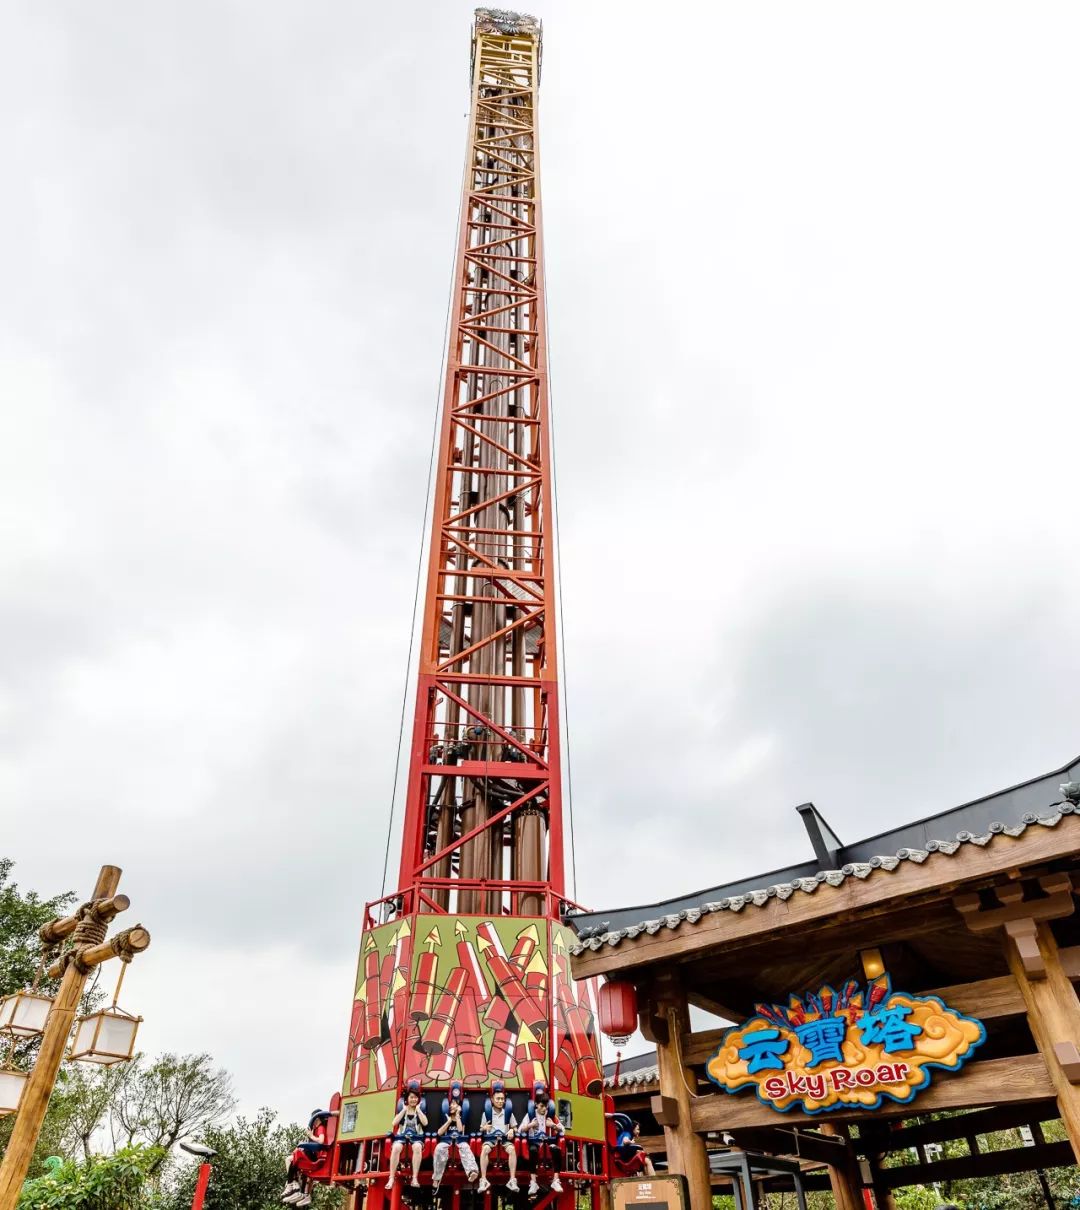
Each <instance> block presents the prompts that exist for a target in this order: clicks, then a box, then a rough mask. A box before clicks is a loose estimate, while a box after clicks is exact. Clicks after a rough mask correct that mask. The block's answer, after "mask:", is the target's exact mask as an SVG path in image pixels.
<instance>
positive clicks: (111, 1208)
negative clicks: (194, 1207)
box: [18, 1147, 190, 1210]
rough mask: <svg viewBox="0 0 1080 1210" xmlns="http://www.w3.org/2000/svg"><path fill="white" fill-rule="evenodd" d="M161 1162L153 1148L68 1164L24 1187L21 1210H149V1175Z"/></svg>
mask: <svg viewBox="0 0 1080 1210" xmlns="http://www.w3.org/2000/svg"><path fill="white" fill-rule="evenodd" d="M160 1162H161V1155H160V1154H159V1152H158V1151H157V1150H155V1149H154V1148H152V1147H125V1148H124V1150H122V1151H118V1152H117V1153H116V1154H115V1155H110V1156H92V1157H91V1158H90V1159H89V1160H86V1161H84V1162H83V1163H81V1164H80V1163H75V1162H74V1161H72V1160H67V1161H65V1162H64V1163H63V1164H61V1165H59V1167H57V1168H56V1169H55V1170H54V1171H53V1172H49V1173H47V1174H46V1175H44V1176H39V1177H38V1178H37V1179H36V1180H32V1181H28V1182H27V1183H26V1184H25V1185H24V1186H23V1190H22V1194H21V1196H20V1197H19V1203H18V1210H149V1208H150V1206H151V1204H152V1203H151V1186H150V1172H151V1169H152V1168H154V1167H155V1166H156V1165H158V1164H160ZM189 1204H190V1203H189Z"/></svg>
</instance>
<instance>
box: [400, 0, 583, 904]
mask: <svg viewBox="0 0 1080 1210" xmlns="http://www.w3.org/2000/svg"><path fill="white" fill-rule="evenodd" d="M540 49H541V37H540V26H539V23H538V22H536V21H535V20H534V19H533V18H531V17H525V16H520V15H517V14H509V13H505V12H496V11H494V10H485V9H481V10H479V11H478V13H477V19H476V26H475V29H474V35H473V60H472V61H473V74H472V107H471V114H470V120H469V143H468V149H467V152H466V166H465V183H464V196H463V198H462V207H461V227H460V231H459V236H458V251H457V259H456V266H455V273H454V283H453V294H452V300H451V308H452V313H451V328H450V331H451V339H450V345H449V355H448V358H447V366H446V381H445V389H444V395H443V404H442V423H441V431H440V436H439V443H438V452H437V461H436V467H435V485H436V486H435V497H434V507H433V512H432V528H431V535H430V547H429V555H428V576H427V592H426V596H425V606H424V623H423V631H422V638H421V648H420V661H419V675H418V683H417V692H416V715H415V719H414V723H413V740H412V748H411V753H410V767H409V781H408V789H407V795H406V808H405V827H404V836H403V843H402V850H401V865H400V870H399V888H400V890H401V892H403V893H406V894H408V895H409V896H410V899H411V902H412V903H413V904H414V905H415V906H416V907H420V906H421V905H422V904H424V903H425V902H426V903H427V906H428V907H430V908H435V907H437V908H439V909H441V910H444V911H445V910H448V909H452V910H458V911H462V912H486V911H499V910H509V911H510V912H513V913H514V914H519V915H530V914H541V913H543V914H549V915H557V914H558V911H557V904H555V903H553V902H551V896H552V895H555V896H561V895H562V892H563V852H562V812H561V786H560V776H561V769H560V762H559V713H558V706H559V695H558V676H557V655H556V636H555V629H556V597H555V567H554V559H553V557H552V538H553V525H552V491H551V434H550V415H549V404H548V375H547V350H546V325H545V314H544V311H545V307H544V280H543V257H542V247H541V222H540V191H539V164H538V156H539V150H538V146H537V129H536V109H537V86H538V83H539V75H540Z"/></svg>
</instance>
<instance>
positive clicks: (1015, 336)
mask: <svg viewBox="0 0 1080 1210" xmlns="http://www.w3.org/2000/svg"><path fill="white" fill-rule="evenodd" d="M540 15H541V16H542V17H543V18H544V20H545V54H544V78H543V85H542V90H543V91H542V96H543V104H542V113H541V120H542V132H543V159H542V175H543V186H544V199H545V221H546V245H547V253H548V263H547V269H548V277H549V291H550V304H551V315H550V324H551V336H552V350H551V355H552V363H553V373H554V407H555V415H556V437H557V454H558V471H559V488H560V495H559V508H560V515H561V518H562V560H563V571H564V576H563V596H564V601H565V627H566V647H565V657H566V658H565V671H566V675H567V683H568V686H569V701H568V714H569V723H570V727H571V731H572V751H571V764H572V772H573V803H574V815H575V823H576V832H577V871H578V887H577V890H578V897H579V898H580V899H581V900H582V901H584V902H586V903H589V904H591V905H594V906H596V907H610V906H617V905H620V904H622V903H626V902H636V901H641V900H642V899H646V898H659V897H662V896H665V895H673V894H678V893H682V892H688V891H691V890H695V889H697V888H699V887H704V886H710V885H716V884H717V883H720V882H722V881H723V880H725V879H728V878H734V877H741V876H748V875H751V874H754V873H755V872H757V871H759V870H761V871H765V870H769V869H772V868H774V867H775V866H777V865H780V864H782V863H784V862H787V861H789V860H797V859H800V858H803V857H804V856H806V855H807V852H808V845H807V842H806V840H805V838H804V836H803V834H802V832H801V828H800V827H799V825H798V821H797V817H796V815H795V813H794V811H793V807H794V806H795V805H796V804H797V803H801V802H804V801H806V800H813V801H814V802H815V803H816V804H817V806H818V807H819V808H820V809H821V810H822V812H823V813H824V814H825V815H826V817H827V818H828V819H829V821H830V822H831V824H832V825H833V827H834V828H835V829H836V831H837V832H838V833H839V834H840V836H841V837H842V838H844V839H846V840H853V839H857V838H859V837H860V836H864V835H869V834H872V833H874V832H876V831H879V830H881V829H882V828H884V827H887V826H889V825H890V824H893V823H899V822H903V821H905V820H908V819H911V818H915V817H917V816H921V815H924V814H927V813H930V812H934V811H937V810H941V809H944V808H946V807H949V806H953V805H955V804H956V803H958V802H961V801H964V800H966V799H969V798H973V797H975V796H977V795H980V794H983V793H987V792H990V791H993V790H996V789H999V788H1001V787H1004V786H1006V785H1009V784H1012V783H1013V782H1016V781H1019V780H1022V779H1025V778H1028V777H1032V776H1035V775H1037V774H1041V773H1043V772H1046V771H1047V770H1049V769H1051V768H1054V767H1057V766H1059V765H1062V764H1064V763H1065V762H1066V761H1067V760H1069V759H1071V758H1072V757H1074V756H1075V755H1076V754H1077V752H1080V725H1078V710H1077V691H1076V687H1077V684H1078V679H1077V673H1078V670H1080V667H1078V666H1080V611H1078V609H1077V600H1078V599H1080V559H1078V557H1077V549H1078V544H1077V537H1076V535H1077V520H1076V516H1077V498H1078V497H1077V459H1078V455H1080V409H1078V406H1077V402H1078V399H1077V397H1078V388H1080V363H1078V359H1077V332H1078V331H1080V289H1078V283H1080V234H1078V232H1080V225H1078V223H1077V217H1076V216H1077V215H1078V214H1080V160H1078V158H1077V155H1076V115H1077V113H1078V112H1080V75H1078V73H1077V72H1076V69H1075V50H1076V46H1077V44H1078V35H1080V9H1078V8H1077V6H1076V5H1074V4H1068V3H1062V4H1052V3H1039V4H1017V3H1013V4H1007V5H1006V4H994V3H987V2H986V0H978V2H977V3H976V2H973V3H949V2H942V0H934V2H933V3H910V2H909V3H905V4H892V5H868V4H865V3H861V2H860V3H854V2H853V3H849V4H841V3H827V2H825V3H817V4H813V5H808V4H806V3H804V2H801V0H800V2H796V3H716V2H715V0H710V2H709V3H701V4H696V3H684V4H681V5H679V6H677V7H674V8H664V7H662V6H657V5H655V4H640V3H636V2H634V0H622V2H621V3H618V4H615V3H607V2H600V0H573V2H571V0H549V2H548V3H547V4H546V5H545V7H544V9H543V11H542V12H541V13H540ZM470 22H471V5H467V4H461V3H457V2H456V0H422V2H416V0H414V2H413V3H411V4H405V5H388V4H382V5H374V4H361V3H341V2H340V0H320V2H316V3H306V4H299V3H296V4H285V3H282V2H280V0H258V3H255V2H254V0H251V2H247V0H245V2H242V3H241V2H231V3H223V2H221V0H214V2H210V0H185V3H182V4H181V3H146V0H111V2H110V3H107V4H102V3H99V4H86V3H84V2H82V0H54V2H53V3H50V4H42V3H40V2H39V0H21V2H20V0H9V3H8V4H6V5H4V6H3V14H2V16H0V110H2V112H3V115H4V116H3V121H2V122H0V157H2V158H0V163H2V165H3V168H2V174H3V181H4V184H3V188H2V189H0V274H2V285H0V401H2V407H0V492H2V496H3V499H2V507H0V527H2V530H0V634H2V639H0V796H2V802H3V813H4V814H3V831H2V835H0V851H2V852H3V853H4V854H7V855H9V856H11V857H13V858H14V859H15V860H16V862H17V866H16V875H17V877H18V878H19V880H20V882H21V883H22V884H23V885H25V886H27V887H36V888H38V889H40V890H41V891H42V892H43V893H54V892H56V891H59V890H63V889H67V888H69V887H72V888H75V889H77V890H79V891H80V893H84V894H85V893H86V891H88V890H89V887H90V885H91V884H92V882H93V878H94V875H95V873H96V870H97V867H98V865H99V864H100V863H101V862H103V861H112V862H115V863H117V864H120V865H122V866H123V867H124V869H125V876H124V883H123V885H124V889H125V890H126V891H127V892H128V893H129V894H130V896H131V898H132V901H133V908H132V912H131V913H130V919H129V923H134V922H135V919H139V920H141V921H143V922H144V923H145V924H146V925H147V927H149V928H150V930H151V931H152V933H153V936H154V944H153V947H152V948H151V950H150V951H148V953H147V954H146V955H145V956H144V957H142V958H140V959H139V960H138V961H137V963H136V965H135V967H134V968H133V970H132V972H131V974H130V977H129V978H128V979H127V981H126V983H125V1000H124V1002H125V1003H126V1004H127V1005H128V1007H129V1008H131V1009H132V1010H135V1011H139V1012H141V1013H143V1014H144V1015H145V1016H146V1018H147V1020H146V1024H145V1026H144V1032H143V1043H144V1044H145V1046H146V1047H147V1049H149V1050H151V1051H157V1050H162V1049H165V1048H170V1049H178V1050H185V1051H191V1050H207V1051H210V1052H211V1053H212V1054H213V1055H214V1056H215V1057H216V1058H217V1059H218V1060H220V1062H221V1063H223V1064H224V1065H226V1066H227V1067H228V1068H229V1069H230V1070H231V1071H233V1072H234V1073H235V1076H236V1079H237V1084H238V1088H239V1092H240V1095H241V1098H242V1103H243V1106H244V1107H245V1108H249V1109H250V1108H253V1107H255V1106H258V1105H261V1104H269V1105H272V1106H274V1107H275V1108H277V1109H279V1110H280V1111H281V1112H282V1113H283V1114H284V1115H286V1116H287V1117H288V1118H289V1119H295V1118H300V1117H303V1116H304V1115H306V1113H307V1112H308V1111H309V1110H310V1109H311V1108H312V1107H313V1106H314V1105H315V1104H316V1103H319V1102H324V1101H325V1100H326V1099H327V1096H328V1095H329V1093H330V1091H332V1090H333V1088H334V1087H336V1086H337V1084H338V1083H339V1081H340V1072H341V1064H342V1060H343V1056H344V1045H345V1033H346V1027H347V1021H348V1012H349V1000H350V993H351V983H352V977H353V969H354V964H355V951H356V944H357V939H358V930H359V924H360V916H361V908H362V905H363V903H364V902H365V901H366V900H368V899H372V898H376V897H377V896H378V894H379V890H380V884H381V875H382V862H383V846H384V843H385V836H386V826H387V817H388V811H389V804H390V793H391V783H392V779H393V766H394V753H395V747H396V742H397V725H398V716H399V711H400V707H401V694H402V687H403V682H404V676H405V662H406V651H407V647H408V630H409V616H410V611H411V608H412V600H413V586H414V576H415V572H416V558H417V551H418V549H419V540H420V530H421V523H422V514H423V510H424V483H425V480H426V476H427V462H428V451H429V442H430V436H431V426H432V419H433V415H434V407H435V399H436V393H437V387H438V384H439V380H440V376H441V375H440V364H439V362H440V351H441V346H442V339H443V326H444V319H445V308H446V299H447V293H448V285H449V273H450V266H451V261H452V254H453V248H452V243H453V238H454V222H455V215H456V210H457V200H458V199H457V194H458V188H459V182H460V174H461V161H462V155H463V150H464V138H465V108H466V104H467V73H468V62H469V43H468V39H469V28H470ZM395 841H396V837H395ZM392 866H393V868H396V852H395V854H394V856H393V858H392Z"/></svg>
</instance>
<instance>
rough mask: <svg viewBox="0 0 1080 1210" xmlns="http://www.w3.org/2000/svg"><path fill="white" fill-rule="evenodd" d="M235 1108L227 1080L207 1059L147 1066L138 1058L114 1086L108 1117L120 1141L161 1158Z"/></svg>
mask: <svg viewBox="0 0 1080 1210" xmlns="http://www.w3.org/2000/svg"><path fill="white" fill-rule="evenodd" d="M235 1105H236V1097H235V1096H234V1095H233V1088H232V1077H231V1076H230V1075H229V1074H228V1072H226V1071H225V1070H224V1069H223V1068H220V1067H217V1068H215V1067H214V1061H213V1059H211V1057H210V1056H209V1055H207V1054H201V1055H175V1054H163V1055H159V1056H158V1057H157V1058H156V1059H155V1060H154V1061H153V1062H152V1063H147V1062H146V1061H145V1059H144V1058H143V1056H142V1055H139V1056H138V1057H137V1058H136V1059H135V1060H134V1061H133V1062H132V1063H130V1064H128V1065H127V1068H126V1070H125V1072H124V1075H123V1077H122V1079H121V1080H120V1082H119V1084H118V1085H117V1087H116V1090H115V1093H114V1095H113V1098H112V1105H111V1112H112V1115H113V1117H114V1119H115V1126H114V1129H116V1128H118V1129H116V1133H117V1135H118V1137H119V1139H120V1140H122V1141H123V1142H125V1143H127V1144H129V1145H130V1144H131V1143H134V1142H142V1143H145V1144H147V1145H148V1146H150V1147H155V1148H158V1149H159V1150H160V1151H161V1152H162V1153H164V1154H167V1153H168V1152H169V1151H171V1149H172V1148H173V1147H174V1146H175V1145H176V1144H177V1143H179V1142H182V1141H183V1140H184V1139H187V1138H190V1137H191V1136H192V1135H194V1134H198V1133H199V1132H200V1131H205V1130H206V1129H207V1127H209V1126H213V1125H215V1124H216V1123H218V1122H220V1121H221V1119H222V1118H223V1117H225V1115H226V1114H228V1113H229V1112H230V1111H231V1110H232V1109H233V1107H234V1106H235ZM161 1162H162V1161H161V1160H159V1161H158V1164H157V1165H156V1166H155V1171H156V1168H157V1167H160V1164H161Z"/></svg>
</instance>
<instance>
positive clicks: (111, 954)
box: [48, 924, 150, 979]
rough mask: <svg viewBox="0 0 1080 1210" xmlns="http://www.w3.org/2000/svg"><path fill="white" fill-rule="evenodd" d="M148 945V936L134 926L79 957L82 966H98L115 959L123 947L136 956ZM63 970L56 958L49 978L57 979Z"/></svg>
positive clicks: (138, 926)
mask: <svg viewBox="0 0 1080 1210" xmlns="http://www.w3.org/2000/svg"><path fill="white" fill-rule="evenodd" d="M149 944H150V934H149V933H148V932H147V931H146V929H144V928H143V927H142V925H141V924H136V925H135V926H134V927H133V928H129V929H126V930H125V931H124V932H122V933H117V934H116V936H115V937H110V938H109V940H108V941H103V942H102V943H101V944H100V945H90V946H87V948H86V949H84V950H80V951H79V957H80V958H81V959H82V962H83V965H84V966H100V965H101V964H102V963H103V962H108V961H109V959H110V958H115V957H117V956H118V955H119V954H120V952H121V951H122V950H123V949H124V948H125V947H126V948H127V949H129V950H131V951H132V952H134V953H136V954H137V953H141V952H142V951H143V950H144V949H146V948H147V946H148V945H149ZM63 969H64V963H63V960H62V959H59V958H58V959H57V960H56V961H55V962H54V963H53V964H52V966H50V967H49V970H48V975H49V978H50V979H55V978H57V977H58V976H59V975H61V974H62V973H63Z"/></svg>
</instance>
